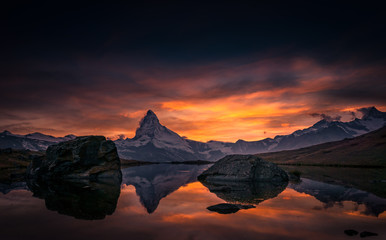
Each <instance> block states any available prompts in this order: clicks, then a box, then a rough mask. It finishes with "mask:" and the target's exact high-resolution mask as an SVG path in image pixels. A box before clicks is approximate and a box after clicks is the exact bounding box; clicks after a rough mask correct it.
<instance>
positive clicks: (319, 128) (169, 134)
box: [0, 107, 386, 162]
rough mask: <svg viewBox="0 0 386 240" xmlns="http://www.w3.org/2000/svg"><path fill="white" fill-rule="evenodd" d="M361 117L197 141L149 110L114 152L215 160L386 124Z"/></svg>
mask: <svg viewBox="0 0 386 240" xmlns="http://www.w3.org/2000/svg"><path fill="white" fill-rule="evenodd" d="M362 112H363V113H364V114H363V116H362V117H361V118H360V119H359V118H355V119H354V120H352V121H350V122H342V121H327V120H324V119H323V120H320V121H319V122H317V123H315V124H314V125H313V126H311V127H309V128H306V129H303V130H297V131H295V132H293V133H291V134H289V135H280V136H276V137H275V138H266V139H263V140H259V141H244V140H238V141H237V142H235V143H232V142H220V141H208V142H199V141H194V140H189V139H186V138H183V137H181V136H180V135H178V134H177V133H175V132H173V131H172V130H170V129H168V128H167V127H165V126H163V125H161V123H160V122H159V119H158V118H157V116H156V114H155V113H154V112H153V111H151V110H149V111H148V112H147V114H146V115H145V116H144V118H143V119H142V120H141V121H140V126H139V128H138V129H137V130H136V134H135V136H134V137H133V138H126V139H118V140H115V144H116V146H117V149H118V154H119V156H120V157H121V158H124V159H134V160H139V161H147V162H184V161H195V160H207V161H216V160H218V159H220V158H222V157H223V156H225V155H229V154H255V153H265V152H277V151H282V150H292V149H299V148H304V147H308V146H312V145H317V144H321V143H326V142H332V141H339V140H343V139H345V138H353V137H357V136H359V135H362V134H365V133H368V132H371V131H374V130H377V129H379V128H381V127H383V126H385V124H386V112H380V111H378V110H377V109H376V108H375V107H369V108H366V109H362ZM74 138H75V136H74V135H67V136H65V137H59V138H56V137H53V136H49V135H44V134H41V133H32V134H27V135H17V134H12V133H11V132H9V131H4V132H2V133H0V148H13V149H29V150H33V151H44V150H45V149H46V148H47V147H48V146H50V145H52V144H56V143H58V142H61V141H67V140H71V139H74Z"/></svg>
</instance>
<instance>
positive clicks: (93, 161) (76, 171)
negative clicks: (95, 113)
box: [27, 136, 122, 181]
mask: <svg viewBox="0 0 386 240" xmlns="http://www.w3.org/2000/svg"><path fill="white" fill-rule="evenodd" d="M27 177H28V178H34V179H51V180H52V179H56V180H57V179H103V178H114V179H116V181H121V178H122V173H121V164H120V160H119V157H118V153H117V148H116V147H115V144H114V142H113V141H110V140H106V138H105V137H103V136H86V137H78V138H76V139H74V140H70V141H67V142H61V143H59V144H56V145H51V146H50V147H48V149H47V151H46V157H45V158H36V159H33V160H32V161H31V164H30V165H29V166H28V169H27Z"/></svg>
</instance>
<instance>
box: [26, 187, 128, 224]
mask: <svg viewBox="0 0 386 240" xmlns="http://www.w3.org/2000/svg"><path fill="white" fill-rule="evenodd" d="M27 185H28V188H29V189H30V190H31V191H32V192H33V196H34V197H37V198H41V199H44V200H45V204H46V207H47V209H49V210H51V211H56V212H58V213H60V214H64V215H68V216H73V217H75V218H78V219H87V220H96V219H103V218H105V217H106V215H111V214H113V213H114V211H115V208H116V206H117V202H118V198H119V195H120V189H121V188H120V182H116V181H98V182H96V181H90V180H77V181H45V182H37V181H35V180H28V181H27Z"/></svg>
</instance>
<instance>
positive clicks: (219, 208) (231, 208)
mask: <svg viewBox="0 0 386 240" xmlns="http://www.w3.org/2000/svg"><path fill="white" fill-rule="evenodd" d="M250 208H255V206H253V205H241V204H230V203H220V204H217V205H213V206H210V207H207V209H208V210H209V211H212V212H217V213H220V214H230V213H235V212H238V211H239V210H240V209H250Z"/></svg>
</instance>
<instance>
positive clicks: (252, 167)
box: [198, 155, 288, 182]
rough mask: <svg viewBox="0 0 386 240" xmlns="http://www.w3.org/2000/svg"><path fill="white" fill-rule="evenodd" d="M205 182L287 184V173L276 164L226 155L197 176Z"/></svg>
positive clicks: (243, 156)
mask: <svg viewBox="0 0 386 240" xmlns="http://www.w3.org/2000/svg"><path fill="white" fill-rule="evenodd" d="M198 179H199V180H200V181H207V182H224V181H231V182H287V181H288V175H287V173H286V172H285V171H284V170H282V169H281V168H279V167H278V166H277V165H276V164H274V163H271V162H267V161H265V160H263V159H261V158H259V157H257V156H254V155H228V156H226V157H224V158H222V159H220V160H219V161H217V162H216V163H215V164H214V165H213V166H212V167H210V168H209V169H208V170H206V171H205V172H203V173H202V174H201V175H200V176H198Z"/></svg>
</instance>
